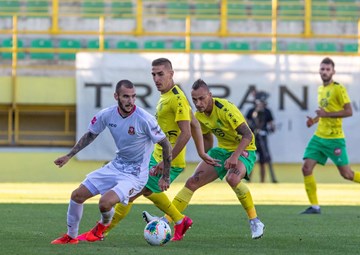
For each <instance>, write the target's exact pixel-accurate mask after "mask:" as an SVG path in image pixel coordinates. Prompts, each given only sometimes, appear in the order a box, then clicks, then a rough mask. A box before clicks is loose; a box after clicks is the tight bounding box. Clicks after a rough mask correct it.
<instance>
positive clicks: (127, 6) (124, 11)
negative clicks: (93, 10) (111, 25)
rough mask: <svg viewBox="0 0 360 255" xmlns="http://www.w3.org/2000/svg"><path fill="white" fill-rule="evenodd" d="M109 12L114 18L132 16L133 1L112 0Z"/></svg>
mask: <svg viewBox="0 0 360 255" xmlns="http://www.w3.org/2000/svg"><path fill="white" fill-rule="evenodd" d="M111 13H112V14H113V15H114V17H115V18H127V17H133V14H134V13H133V3H132V1H121V2H118V1H112V2H111Z"/></svg>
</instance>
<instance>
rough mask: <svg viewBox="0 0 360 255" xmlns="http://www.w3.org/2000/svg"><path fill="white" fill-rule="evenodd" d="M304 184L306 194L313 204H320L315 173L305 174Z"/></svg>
mask: <svg viewBox="0 0 360 255" xmlns="http://www.w3.org/2000/svg"><path fill="white" fill-rule="evenodd" d="M304 184H305V190H306V194H307V196H308V198H309V201H310V204H311V205H319V201H318V198H317V193H316V180H315V177H314V175H308V176H304Z"/></svg>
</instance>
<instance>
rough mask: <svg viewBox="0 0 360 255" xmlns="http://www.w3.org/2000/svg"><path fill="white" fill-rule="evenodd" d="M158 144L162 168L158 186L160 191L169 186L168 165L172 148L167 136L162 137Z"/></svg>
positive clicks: (169, 164)
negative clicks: (160, 151)
mask: <svg viewBox="0 0 360 255" xmlns="http://www.w3.org/2000/svg"><path fill="white" fill-rule="evenodd" d="M158 144H159V145H160V146H161V147H162V154H163V163H164V168H163V170H162V176H161V178H160V180H159V188H160V189H161V190H162V191H165V190H167V189H168V188H169V187H170V167H171V160H172V156H171V155H172V148H171V144H170V142H169V140H168V139H167V138H164V139H162V140H161V141H160V142H158Z"/></svg>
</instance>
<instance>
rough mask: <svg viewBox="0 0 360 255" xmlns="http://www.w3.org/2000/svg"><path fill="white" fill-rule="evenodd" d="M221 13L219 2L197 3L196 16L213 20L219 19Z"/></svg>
mask: <svg viewBox="0 0 360 255" xmlns="http://www.w3.org/2000/svg"><path fill="white" fill-rule="evenodd" d="M219 15H220V6H219V4H218V3H196V4H195V18H196V19H205V20H212V19H218V18H219Z"/></svg>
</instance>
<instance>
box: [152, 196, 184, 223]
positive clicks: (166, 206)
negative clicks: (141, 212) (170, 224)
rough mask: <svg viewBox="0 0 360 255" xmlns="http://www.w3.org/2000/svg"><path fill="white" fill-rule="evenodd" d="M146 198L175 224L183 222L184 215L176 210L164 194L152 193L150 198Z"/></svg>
mask: <svg viewBox="0 0 360 255" xmlns="http://www.w3.org/2000/svg"><path fill="white" fill-rule="evenodd" d="M146 198H147V199H149V200H151V201H152V202H153V203H154V205H156V207H157V208H159V209H160V210H161V211H163V212H164V213H165V214H167V215H169V216H170V217H171V219H172V220H173V221H174V222H178V221H181V220H182V219H183V218H184V215H183V214H181V213H180V212H179V211H178V209H176V207H175V206H174V205H173V204H172V203H171V202H170V200H169V198H168V197H167V195H166V194H165V193H164V192H160V193H152V194H151V195H150V196H146Z"/></svg>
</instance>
